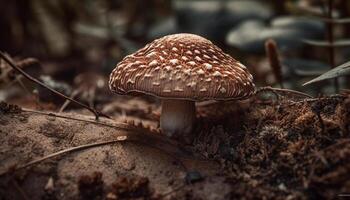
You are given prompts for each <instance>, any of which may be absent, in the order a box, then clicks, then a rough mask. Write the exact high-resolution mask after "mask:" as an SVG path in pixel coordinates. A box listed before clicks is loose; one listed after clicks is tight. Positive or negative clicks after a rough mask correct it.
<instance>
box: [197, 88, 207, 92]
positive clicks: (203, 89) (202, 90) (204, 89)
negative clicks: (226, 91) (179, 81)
mask: <svg viewBox="0 0 350 200" xmlns="http://www.w3.org/2000/svg"><path fill="white" fill-rule="evenodd" d="M199 91H200V92H206V91H207V88H202V89H200V90H199Z"/></svg>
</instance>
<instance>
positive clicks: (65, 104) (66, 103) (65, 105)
mask: <svg viewBox="0 0 350 200" xmlns="http://www.w3.org/2000/svg"><path fill="white" fill-rule="evenodd" d="M78 94H79V90H74V91H73V92H72V94H71V95H70V96H69V97H70V98H72V99H74V98H75V96H77V95H78ZM69 103H70V101H69V100H68V99H66V101H65V102H64V103H63V105H62V106H61V108H60V109H59V111H58V112H59V113H60V112H63V110H64V109H65V108H66V107H67V106H68V105H69Z"/></svg>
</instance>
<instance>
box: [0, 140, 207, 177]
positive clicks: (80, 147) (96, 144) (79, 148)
mask: <svg viewBox="0 0 350 200" xmlns="http://www.w3.org/2000/svg"><path fill="white" fill-rule="evenodd" d="M123 141H125V142H134V143H140V144H143V145H147V146H149V147H151V148H155V149H158V150H160V151H161V152H162V153H165V154H167V155H169V156H171V157H172V158H174V159H175V160H177V161H179V164H180V165H181V167H182V168H183V169H184V170H185V171H187V167H186V165H185V164H184V163H183V161H182V160H181V159H184V160H187V159H188V160H193V157H192V158H191V159H190V158H183V157H180V158H179V157H178V155H177V154H176V153H174V152H168V151H164V149H162V148H161V147H159V146H157V144H156V145H154V144H147V143H146V144H145V142H144V141H139V140H137V139H135V138H132V137H129V136H127V135H120V136H117V139H115V140H108V141H103V142H96V143H91V144H84V145H79V146H76V147H71V148H68V149H63V150H61V151H58V152H55V153H52V154H49V155H47V156H44V157H41V158H38V159H34V160H33V161H30V162H28V163H26V164H23V165H20V166H18V167H15V168H14V169H13V168H11V170H7V171H4V172H0V177H1V176H3V175H5V174H7V173H9V172H12V173H14V172H15V171H18V170H21V169H24V168H27V167H30V166H33V165H35V164H38V163H40V162H42V161H45V160H47V159H50V158H53V157H57V156H59V155H63V154H65V153H72V152H75V151H79V150H83V149H88V148H93V147H98V146H103V145H109V144H114V143H118V142H123ZM204 161H207V160H204Z"/></svg>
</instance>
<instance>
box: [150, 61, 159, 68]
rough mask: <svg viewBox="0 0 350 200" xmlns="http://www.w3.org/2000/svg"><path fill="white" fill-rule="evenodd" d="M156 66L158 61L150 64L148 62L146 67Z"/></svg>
mask: <svg viewBox="0 0 350 200" xmlns="http://www.w3.org/2000/svg"><path fill="white" fill-rule="evenodd" d="M157 64H158V61H156V60H153V61H152V62H150V63H149V64H148V66H150V67H154V66H156V65H157Z"/></svg>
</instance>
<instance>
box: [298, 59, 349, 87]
mask: <svg viewBox="0 0 350 200" xmlns="http://www.w3.org/2000/svg"><path fill="white" fill-rule="evenodd" d="M349 74H350V61H348V62H346V63H344V64H342V65H340V66H338V67H336V68H333V69H331V70H329V71H328V72H326V73H324V74H322V75H320V76H318V77H316V78H314V79H312V80H311V81H308V82H306V83H304V84H303V86H305V85H309V84H311V83H316V82H319V81H323V80H326V79H331V78H337V77H340V76H345V75H349Z"/></svg>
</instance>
